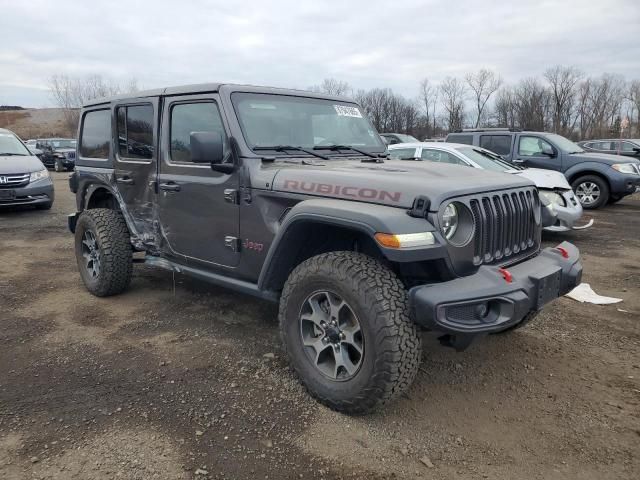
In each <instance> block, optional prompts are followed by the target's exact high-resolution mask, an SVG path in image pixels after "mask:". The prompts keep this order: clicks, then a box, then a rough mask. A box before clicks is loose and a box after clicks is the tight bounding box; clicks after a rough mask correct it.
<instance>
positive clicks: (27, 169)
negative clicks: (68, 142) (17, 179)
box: [0, 155, 44, 175]
mask: <svg viewBox="0 0 640 480" xmlns="http://www.w3.org/2000/svg"><path fill="white" fill-rule="evenodd" d="M43 169H44V165H43V164H42V162H41V161H40V159H39V158H38V157H35V156H31V157H27V156H23V157H21V156H11V155H10V156H0V175H3V174H8V173H31V172H37V171H39V170H43Z"/></svg>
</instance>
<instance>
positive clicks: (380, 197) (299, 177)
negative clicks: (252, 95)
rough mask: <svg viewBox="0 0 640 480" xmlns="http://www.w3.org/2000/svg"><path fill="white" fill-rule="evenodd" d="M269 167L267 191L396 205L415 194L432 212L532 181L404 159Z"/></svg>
mask: <svg viewBox="0 0 640 480" xmlns="http://www.w3.org/2000/svg"><path fill="white" fill-rule="evenodd" d="M270 169H275V170H276V171H275V176H274V177H273V181H272V182H271V189H272V190H276V191H283V192H292V193H302V194H307V195H313V196H320V197H329V198H344V199H347V200H356V201H361V202H368V203H378V204H383V205H390V206H395V207H402V208H410V207H411V206H412V205H413V201H414V199H415V198H416V197H417V196H418V195H425V196H427V197H428V198H429V199H430V200H431V209H432V210H437V209H438V206H439V205H440V204H441V203H442V202H443V201H444V200H446V199H449V198H453V197H458V196H462V195H471V194H475V193H483V192H491V191H496V190H505V189H509V188H520V187H526V186H532V185H533V183H532V182H531V181H530V180H528V179H527V178H523V177H518V176H516V175H510V174H507V173H500V172H491V171H487V170H478V169H475V168H469V167H464V166H458V165H450V164H443V163H433V162H407V161H406V160H385V162H384V163H362V162H359V161H354V160H327V161H325V162H314V165H302V164H287V163H283V162H274V163H272V164H271V167H270ZM265 170H266V169H265ZM265 170H262V173H261V175H265V174H266V173H267V172H266V171H265ZM262 178H264V176H263V177H262Z"/></svg>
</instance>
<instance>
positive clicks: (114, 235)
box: [76, 208, 133, 297]
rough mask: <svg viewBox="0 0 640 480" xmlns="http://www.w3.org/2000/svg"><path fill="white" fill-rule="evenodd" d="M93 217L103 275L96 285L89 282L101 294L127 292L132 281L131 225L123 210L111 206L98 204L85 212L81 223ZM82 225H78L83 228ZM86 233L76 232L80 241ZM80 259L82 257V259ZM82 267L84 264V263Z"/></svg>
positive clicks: (101, 295) (89, 286)
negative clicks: (128, 225) (124, 216)
mask: <svg viewBox="0 0 640 480" xmlns="http://www.w3.org/2000/svg"><path fill="white" fill-rule="evenodd" d="M87 220H88V221H89V222H90V224H91V223H92V224H93V225H92V230H93V231H94V234H95V236H96V241H97V243H98V246H99V247H100V277H99V280H98V282H96V284H95V285H89V284H87V283H86V282H85V285H86V287H87V289H88V290H89V292H91V293H92V294H93V295H95V296H97V297H108V296H111V295H117V294H118V293H121V292H123V291H124V290H125V289H126V288H127V287H128V286H129V284H130V283H131V276H132V274H133V255H132V249H131V242H130V234H129V229H128V228H127V223H126V222H125V220H124V218H123V216H122V214H121V213H120V212H118V211H116V210H110V209H108V208H94V209H90V210H85V211H84V212H82V215H81V216H80V219H79V220H78V223H80V222H83V223H84V222H85V221H87ZM80 230H81V229H76V232H80ZM81 241H82V237H81V235H80V234H79V233H77V234H76V242H81ZM78 262H80V259H78ZM78 268H84V267H83V266H82V265H80V263H79V264H78Z"/></svg>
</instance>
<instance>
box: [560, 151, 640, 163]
mask: <svg viewBox="0 0 640 480" xmlns="http://www.w3.org/2000/svg"><path fill="white" fill-rule="evenodd" d="M569 156H570V157H571V158H572V159H574V160H575V159H577V160H580V161H582V162H598V163H606V164H608V165H614V164H616V163H640V161H638V160H636V159H635V158H629V157H622V156H620V155H610V154H608V153H595V152H585V153H570V154H569Z"/></svg>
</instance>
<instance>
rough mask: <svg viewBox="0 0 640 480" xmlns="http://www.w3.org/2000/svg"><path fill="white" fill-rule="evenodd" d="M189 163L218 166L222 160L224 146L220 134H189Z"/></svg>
mask: <svg viewBox="0 0 640 480" xmlns="http://www.w3.org/2000/svg"><path fill="white" fill-rule="evenodd" d="M189 142H190V144H191V161H192V162H193V163H209V164H211V166H212V167H213V166H214V165H220V164H221V163H222V162H223V160H224V145H223V142H222V135H220V132H191V135H190V137H189Z"/></svg>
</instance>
